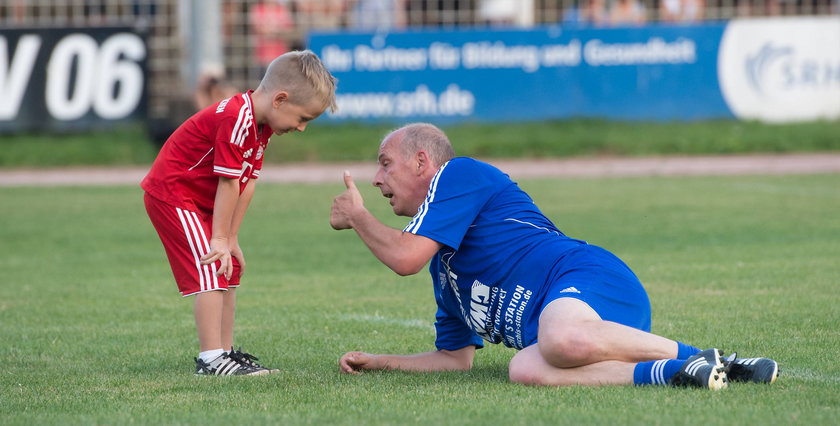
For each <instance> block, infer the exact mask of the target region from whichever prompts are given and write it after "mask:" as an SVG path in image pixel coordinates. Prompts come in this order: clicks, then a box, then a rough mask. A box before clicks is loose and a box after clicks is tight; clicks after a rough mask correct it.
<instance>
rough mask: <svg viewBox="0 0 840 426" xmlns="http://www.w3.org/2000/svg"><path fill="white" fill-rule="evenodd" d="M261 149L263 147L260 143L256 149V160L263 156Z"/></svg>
mask: <svg viewBox="0 0 840 426" xmlns="http://www.w3.org/2000/svg"><path fill="white" fill-rule="evenodd" d="M263 151H264V148H263V146H262V145H260V148H259V149H258V150H257V160H259V159H260V158H262V156H263Z"/></svg>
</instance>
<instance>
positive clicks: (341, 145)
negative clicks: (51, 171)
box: [0, 120, 840, 167]
mask: <svg viewBox="0 0 840 426" xmlns="http://www.w3.org/2000/svg"><path fill="white" fill-rule="evenodd" d="M391 128H392V126H390V125H361V124H344V125H327V124H324V123H321V122H318V121H315V122H314V123H312V125H311V126H309V127H308V128H307V130H306V132H305V133H303V134H290V135H286V136H284V137H274V138H272V140H271V146H270V149H268V150H267V151H266V157H265V158H266V161H267V162H269V163H289V162H317V161H373V160H375V158H374V157H375V155H374V152H373V151H371V150H372V149H373V147H375V146H376V144H377V143H378V142H379V141H380V140H381V139H382V137H383V136H384V135H385V134H386V133H387V132H388V131H389V130H390V129H391ZM444 130H445V131H446V132H447V133H448V134H449V136H450V138H451V139H452V143H453V145H454V146H455V150H456V152H457V153H458V155H462V156H467V157H483V158H508V157H517V158H521V157H524V158H529V157H530V158H545V157H558V156H563V157H568V156H599V155H662V154H665V155H667V154H680V155H686V154H688V155H692V154H736V153H738V154H740V153H756V152H758V153H781V152H817V151H840V136H838V135H840V121H818V122H811V123H790V124H763V123H758V122H739V121H731V120H727V121H702V122H692V123H650V122H648V123H645V122H641V123H636V122H615V121H602V120H565V121H547V122H535V123H504V124H462V125H454V126H448V127H445V128H444ZM0 146H2V148H3V149H2V150H0V167H59V166H68V165H72V166H77V165H86V166H88V165H137V164H141V165H144V164H148V163H151V162H152V160H154V158H155V155H156V154H157V148H156V147H155V146H154V145H153V144H152V143H150V142H149V141H148V136H147V135H146V132H145V130H144V129H143V127H142V126H139V125H128V126H123V127H119V128H117V129H111V130H107V131H105V130H102V131H97V132H91V133H84V134H72V133H71V134H64V135H50V134H18V135H0Z"/></svg>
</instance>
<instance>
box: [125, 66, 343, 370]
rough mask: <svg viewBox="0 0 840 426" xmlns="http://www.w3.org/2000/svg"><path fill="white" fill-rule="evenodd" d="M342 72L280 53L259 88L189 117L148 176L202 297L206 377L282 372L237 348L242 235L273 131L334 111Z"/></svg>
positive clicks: (164, 233) (199, 316)
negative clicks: (336, 75) (337, 73)
mask: <svg viewBox="0 0 840 426" xmlns="http://www.w3.org/2000/svg"><path fill="white" fill-rule="evenodd" d="M335 85H336V80H335V78H334V77H333V76H332V75H331V74H330V73H329V71H327V69H326V68H325V67H324V65H323V64H322V63H321V61H320V60H319V59H318V57H317V56H315V54H313V53H312V52H310V51H303V52H297V51H296V52H289V53H286V54H283V55H282V56H279V57H278V58H277V59H275V60H274V61H273V62H272V63H271V64H270V65H269V66H268V69H267V70H266V73H265V76H264V77H263V79H262V82H260V85H259V86H258V87H257V89H256V90H250V91H248V92H245V93H240V94H237V95H235V96H233V97H230V98H228V99H225V100H223V101H221V102H218V103H216V104H214V105H211V106H209V107H207V108H205V109H203V110H201V111H200V112H198V113H197V114H195V115H194V116H192V117H191V118H190V119H188V120H187V121H186V122H184V123H183V124H182V125H181V126H180V127H179V128H178V129H177V130H176V131H175V132H174V133H173V134H172V136H170V137H169V139H168V140H167V141H166V143H165V144H164V145H163V148H161V150H160V153H159V154H158V156H157V159H156V160H155V162H154V164H153V165H152V169H151V170H150V171H149V174H148V175H146V177H145V178H144V179H143V181H142V182H141V184H140V186H141V187H142V188H143V189H144V190H145V192H146V193H145V197H144V198H145V204H146V211H147V212H148V214H149V218H150V219H151V221H152V224H153V225H154V227H155V229H156V230H157V232H158V235H159V236H160V239H161V242H163V247H164V249H165V250H166V255H167V257H168V258H169V264H170V265H171V267H172V273H173V274H174V275H175V281H176V282H177V283H178V289H179V290H180V292H181V295H183V296H192V295H195V305H194V313H195V324H196V328H197V331H198V341H199V345H200V353H199V355H198V358H195V363H196V370H195V374H196V375H220V376H221V375H261V374H268V373H272V372H274V371H277V370H274V369H269V368H265V367H263V366H260V365H259V364H257V363H256V362H255V361H256V360H257V358H256V357H254V356H252V355H250V354H248V353H245V352H242V351H241V350H234V349H233V322H234V311H235V309H234V307H235V304H236V291H235V289H236V288H237V287H239V284H240V277H241V275H242V273H243V272H244V270H245V257H244V255H243V253H242V249H240V247H239V240H238V237H237V234H238V231H239V226H240V224H241V223H242V218H243V217H244V216H245V211H246V210H247V209H248V205H249V204H250V202H251V198H252V196H253V194H254V183H255V181H256V179H257V178H258V177H259V172H260V169H261V168H262V163H263V153H264V151H265V148H266V146H267V145H268V142H269V137H271V135H272V133H273V134H276V135H282V134H284V133H287V132H291V131H299V132H302V131H303V130H304V129H306V126H307V124H308V123H309V122H310V121H312V120H314V119H315V118H317V117H318V116H319V115H321V113H323V112H324V111H325V110H326V109H327V108H329V109H330V111H335V109H336V104H335Z"/></svg>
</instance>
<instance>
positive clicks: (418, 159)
mask: <svg viewBox="0 0 840 426" xmlns="http://www.w3.org/2000/svg"><path fill="white" fill-rule="evenodd" d="M414 161H415V163H416V164H417V175H422V174H423V172H424V171H425V170H426V169H427V168H429V166H430V165H431V162H430V161H429V153H427V152H426V151H417V154H416V155H415V156H414Z"/></svg>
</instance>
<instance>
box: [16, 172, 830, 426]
mask: <svg viewBox="0 0 840 426" xmlns="http://www.w3.org/2000/svg"><path fill="white" fill-rule="evenodd" d="M522 186H523V187H524V188H525V189H526V190H527V191H529V192H530V193H531V195H532V196H533V198H534V199H535V200H536V202H537V203H538V204H539V205H540V206H541V208H542V209H543V210H544V212H545V213H546V214H547V215H548V216H549V217H551V218H552V219H554V221H555V222H556V223H557V224H558V226H559V227H560V228H561V229H563V230H564V231H565V232H566V233H568V234H569V235H571V236H574V237H579V238H582V239H586V240H588V241H590V242H591V243H594V244H598V245H601V246H603V247H606V248H608V249H610V250H612V251H613V252H615V253H617V254H618V255H619V256H621V257H622V258H624V259H625V260H626V261H627V262H628V263H629V264H630V265H631V267H633V268H634V270H635V271H636V272H637V274H638V275H639V276H640V278H641V279H642V281H643V282H644V283H645V284H646V286H647V288H648V291H649V293H650V297H651V301H652V303H653V316H654V318H653V331H654V332H655V333H658V334H662V335H665V336H669V337H671V338H675V339H679V340H683V341H685V342H688V343H692V344H695V345H697V346H702V347H707V346H718V347H720V348H722V349H724V350H726V351H733V350H737V351H738V352H739V353H740V354H741V355H744V356H754V355H766V356H771V357H774V358H776V359H777V360H778V361H779V362H780V363H781V367H782V376H781V378H780V379H779V381H778V382H777V383H776V384H774V385H772V386H763V385H739V386H735V385H733V386H732V387H730V389H727V390H725V391H721V392H709V391H702V390H693V389H672V388H652V387H651V388H633V387H611V388H582V387H572V388H536V387H525V386H520V385H513V384H509V383H507V382H506V366H507V362H508V360H509V359H510V357H511V356H512V354H513V352H512V350H510V349H506V348H504V347H498V346H492V347H487V348H485V349H482V350H480V351H479V352H478V354H477V357H476V361H475V368H474V369H473V370H472V371H470V372H452V373H439V374H408V373H400V372H376V373H367V374H364V375H362V376H358V377H357V376H347V375H342V374H339V373H338V370H337V366H336V361H337V359H338V357H339V356H340V355H341V354H342V353H343V352H345V351H349V350H357V349H358V350H365V351H371V352H396V353H410V352H419V351H425V350H430V349H432V344H433V339H434V331H433V327H432V322H433V317H434V312H435V308H434V303H433V299H432V293H431V288H430V284H429V280H428V277H427V274H426V273H421V274H418V275H416V276H412V277H407V278H400V277H398V276H396V275H394V274H393V273H391V272H390V271H389V270H387V268H385V267H384V266H382V265H380V264H379V263H378V262H377V261H376V260H375V259H374V258H373V256H372V255H370V254H369V253H368V251H367V249H365V248H364V246H363V244H362V243H361V242H360V241H358V239H357V237H356V236H355V234H354V233H353V232H352V231H342V232H336V231H333V230H332V229H331V228H330V227H329V225H328V215H329V208H330V203H331V201H332V197H333V196H335V195H336V194H338V193H339V192H340V191H341V189H342V187H341V184H340V183H339V182H336V184H330V185H311V186H309V185H303V186H289V185H263V186H261V187H260V188H259V189H258V194H257V196H256V199H255V201H254V203H253V205H252V208H251V211H250V212H249V216H248V217H247V218H246V222H245V224H244V226H243V229H242V232H241V237H240V240H241V242H242V245H243V247H244V249H245V252H246V256H247V259H248V272H247V274H246V276H245V281H244V285H243V288H242V289H241V290H240V292H239V306H238V308H239V310H238V320H237V342H238V344H241V345H243V346H244V349H246V350H248V351H249V352H253V353H255V354H257V355H258V356H260V357H261V361H265V363H266V364H268V365H271V366H279V367H281V368H283V369H284V371H283V372H282V373H279V374H275V375H271V376H265V377H255V378H243V377H238V378H237V377H233V378H206V377H194V376H193V375H192V368H193V363H192V357H193V356H195V354H196V350H197V343H196V338H195V336H194V326H193V323H192V315H191V302H192V301H191V299H182V298H181V297H180V296H179V295H178V293H177V291H176V288H175V285H174V282H173V279H172V277H171V275H170V271H169V269H168V265H167V263H166V260H165V257H164V254H163V250H162V247H161V245H160V242H159V241H158V239H157V236H156V235H155V233H154V231H153V229H152V227H151V225H150V224H149V222H148V219H147V218H146V217H145V212H144V210H143V206H142V195H141V191H140V189H139V188H137V187H134V186H128V187H96V188H82V187H78V188H77V187H64V188H0V216H2V217H3V222H2V225H0V241H2V247H3V250H2V254H0V269H2V271H3V272H4V275H5V277H6V278H5V280H4V284H3V285H2V286H0V323H2V328H0V341H2V342H3V345H2V346H0V364H2V366H3V368H2V369H0V379H1V380H0V401H2V403H0V423H2V424H4V425H30V424H59V423H60V424H127V423H137V424H493V425H508V424H527V425H533V424H581V423H584V424H612V425H618V424H622V425H623V424H663V425H668V424H700V423H703V424H785V425H786V424H807V425H810V424H836V422H837V419H838V418H840V363H838V362H837V355H836V354H837V350H838V348H840V328H838V325H839V324H840V308H838V306H840V292H838V287H837V283H838V277H840V262H838V260H837V259H838V253H840V220H838V214H837V212H838V211H840V189H838V188H840V176H837V175H822V176H819V175H817V176H775V177H761V176H753V177H704V178H633V179H626V178H625V179H569V180H528V181H524V182H522ZM363 193H364V194H365V196H366V199H367V205H368V207H369V208H371V210H373V211H374V213H375V214H377V215H378V216H379V217H380V218H383V219H384V220H385V221H386V222H387V223H389V224H391V225H394V226H400V227H401V226H402V225H403V224H404V222H405V221H404V220H403V219H402V218H395V217H393V216H391V215H390V213H389V210H388V208H387V207H388V206H387V204H386V203H385V201H384V199H382V198H380V197H379V196H378V194H377V192H376V191H375V190H374V188H363Z"/></svg>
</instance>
